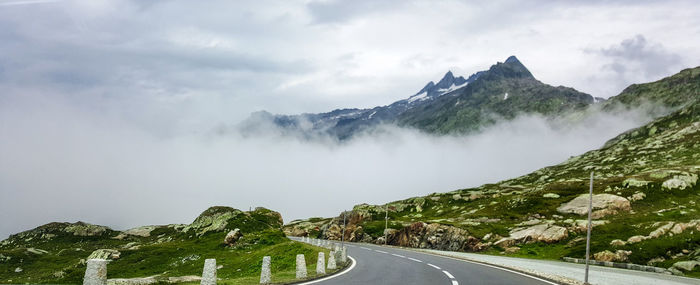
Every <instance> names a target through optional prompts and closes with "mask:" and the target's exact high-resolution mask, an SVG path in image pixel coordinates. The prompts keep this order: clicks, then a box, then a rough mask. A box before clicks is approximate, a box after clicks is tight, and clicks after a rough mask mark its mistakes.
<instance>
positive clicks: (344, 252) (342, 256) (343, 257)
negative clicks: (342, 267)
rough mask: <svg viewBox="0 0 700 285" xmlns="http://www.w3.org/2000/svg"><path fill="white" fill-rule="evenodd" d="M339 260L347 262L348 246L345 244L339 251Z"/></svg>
mask: <svg viewBox="0 0 700 285" xmlns="http://www.w3.org/2000/svg"><path fill="white" fill-rule="evenodd" d="M340 261H342V262H343V264H345V263H346V262H348V247H347V246H343V250H342V251H341V254H340Z"/></svg>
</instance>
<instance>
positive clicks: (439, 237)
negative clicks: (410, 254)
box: [389, 222, 484, 251]
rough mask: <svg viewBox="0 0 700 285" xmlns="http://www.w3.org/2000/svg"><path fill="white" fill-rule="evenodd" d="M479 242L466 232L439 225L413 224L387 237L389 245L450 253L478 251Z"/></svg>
mask: <svg viewBox="0 0 700 285" xmlns="http://www.w3.org/2000/svg"><path fill="white" fill-rule="evenodd" d="M479 242H480V240H479V239H477V238H475V237H473V236H471V235H470V234H469V232H467V231H466V230H463V229H460V228H456V227H452V226H446V225H441V224H435V223H433V224H427V223H423V222H417V223H413V224H411V225H410V226H408V227H405V228H403V229H401V230H399V231H398V232H396V233H395V234H394V235H392V236H389V244H393V245H399V246H406V247H414V248H431V249H439V250H451V251H480V250H483V249H484V247H483V246H479V245H478V244H479Z"/></svg>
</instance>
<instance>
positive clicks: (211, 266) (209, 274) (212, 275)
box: [199, 258, 216, 285]
mask: <svg viewBox="0 0 700 285" xmlns="http://www.w3.org/2000/svg"><path fill="white" fill-rule="evenodd" d="M199 284H200V285H216V259H213V258H209V259H206V260H204V269H203V270H202V281H201V282H200V283H199Z"/></svg>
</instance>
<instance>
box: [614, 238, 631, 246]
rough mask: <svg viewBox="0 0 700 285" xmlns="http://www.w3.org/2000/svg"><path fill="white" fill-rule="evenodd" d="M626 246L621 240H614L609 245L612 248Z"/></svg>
mask: <svg viewBox="0 0 700 285" xmlns="http://www.w3.org/2000/svg"><path fill="white" fill-rule="evenodd" d="M626 244H627V243H626V242H624V241H623V240H619V239H616V240H613V241H611V242H610V245H611V246H614V247H619V246H625V245H626Z"/></svg>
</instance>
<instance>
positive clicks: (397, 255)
mask: <svg viewBox="0 0 700 285" xmlns="http://www.w3.org/2000/svg"><path fill="white" fill-rule="evenodd" d="M391 255H393V256H396V257H401V258H406V257H405V256H403V255H400V254H396V253H392V254H391Z"/></svg>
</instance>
